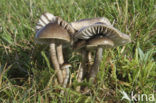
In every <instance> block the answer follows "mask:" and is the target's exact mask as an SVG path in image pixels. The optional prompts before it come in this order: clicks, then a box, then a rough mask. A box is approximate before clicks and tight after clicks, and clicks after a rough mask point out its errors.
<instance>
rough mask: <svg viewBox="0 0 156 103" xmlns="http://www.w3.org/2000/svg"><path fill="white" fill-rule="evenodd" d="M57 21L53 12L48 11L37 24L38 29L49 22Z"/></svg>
mask: <svg viewBox="0 0 156 103" xmlns="http://www.w3.org/2000/svg"><path fill="white" fill-rule="evenodd" d="M55 21H56V17H55V16H54V15H53V14H51V13H48V12H46V13H44V14H42V15H41V16H40V19H39V20H38V23H37V25H36V31H39V30H40V29H42V28H43V27H44V26H46V25H47V24H49V23H52V22H55Z"/></svg>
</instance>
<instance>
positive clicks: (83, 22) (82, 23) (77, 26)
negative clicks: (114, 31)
mask: <svg viewBox="0 0 156 103" xmlns="http://www.w3.org/2000/svg"><path fill="white" fill-rule="evenodd" d="M97 22H101V23H105V24H107V25H111V23H110V21H109V20H108V19H107V18H105V17H99V18H90V19H81V20H79V21H75V22H71V26H72V27H73V28H74V29H75V30H77V31H78V30H80V29H81V28H83V27H87V26H90V25H93V24H95V23H97Z"/></svg>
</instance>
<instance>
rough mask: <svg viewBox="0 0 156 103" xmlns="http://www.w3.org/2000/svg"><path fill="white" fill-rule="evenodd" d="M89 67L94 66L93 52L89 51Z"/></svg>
mask: <svg viewBox="0 0 156 103" xmlns="http://www.w3.org/2000/svg"><path fill="white" fill-rule="evenodd" d="M87 55H88V65H89V66H90V65H92V53H91V51H88V54H87Z"/></svg>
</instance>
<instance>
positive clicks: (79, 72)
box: [76, 50, 87, 92]
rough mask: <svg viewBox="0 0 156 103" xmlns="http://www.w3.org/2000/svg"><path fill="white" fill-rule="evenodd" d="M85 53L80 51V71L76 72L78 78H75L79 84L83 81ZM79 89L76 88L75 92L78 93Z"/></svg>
mask: <svg viewBox="0 0 156 103" xmlns="http://www.w3.org/2000/svg"><path fill="white" fill-rule="evenodd" d="M86 60H87V59H86V51H85V50H82V60H81V61H82V62H81V66H80V69H79V71H78V78H77V81H78V83H80V82H81V81H82V79H83V76H84V74H85V67H86ZM80 89H81V87H80V86H78V87H76V91H78V92H79V91H80Z"/></svg>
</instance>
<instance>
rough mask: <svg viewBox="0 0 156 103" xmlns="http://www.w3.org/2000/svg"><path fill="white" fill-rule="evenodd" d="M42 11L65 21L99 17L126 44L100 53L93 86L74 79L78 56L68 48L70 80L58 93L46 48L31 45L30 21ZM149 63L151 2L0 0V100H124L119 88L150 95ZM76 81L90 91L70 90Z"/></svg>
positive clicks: (153, 47)
mask: <svg viewBox="0 0 156 103" xmlns="http://www.w3.org/2000/svg"><path fill="white" fill-rule="evenodd" d="M44 12H51V13H53V14H54V15H58V16H61V17H62V18H63V19H64V20H66V21H68V22H71V21H75V20H79V19H83V18H93V17H102V16H105V17H107V18H109V20H110V21H111V22H112V23H114V26H115V27H116V28H118V29H119V30H121V31H122V32H124V33H126V34H128V35H130V36H131V39H132V43H130V44H128V45H126V46H124V47H117V48H114V49H109V50H105V51H104V53H103V61H102V63H101V66H100V72H99V73H98V76H97V79H96V83H95V84H94V85H91V84H89V83H86V82H84V83H82V84H78V83H77V82H76V79H75V78H76V70H77V68H78V65H79V62H80V58H79V56H77V55H76V56H72V55H70V54H71V53H70V52H69V55H68V56H67V58H68V62H70V63H72V65H73V69H72V70H71V75H72V76H71V77H72V80H73V83H72V86H71V87H69V88H67V89H66V91H67V95H66V96H61V95H60V94H59V93H58V89H60V88H61V87H60V86H58V85H57V83H56V80H55V78H56V75H55V73H54V70H53V69H52V66H51V61H50V58H49V53H48V46H40V45H37V44H35V43H34V36H35V25H36V22H37V20H38V18H39V17H40V15H41V14H42V13H44ZM155 61H156V1H155V0H81V1H80V0H55V1H50V0H11V1H10V0H0V103H47V102H51V103H53V102H54V103H57V102H59V101H62V102H72V103H78V102H85V103H87V102H88V103H90V102H91V103H94V102H98V103H103V102H106V103H111V102H114V103H121V102H123V103H127V102H128V101H127V100H125V99H124V100H122V101H121V98H122V93H121V91H124V92H126V93H127V95H130V94H131V92H132V91H133V92H134V93H136V94H137V93H138V94H155V93H156V63H155ZM77 85H87V86H89V88H90V89H91V90H92V92H91V94H90V95H84V94H81V93H78V92H76V91H75V90H74V89H75V87H76V86H77ZM155 99H156V97H155ZM144 102H145V101H144ZM140 103H143V102H140Z"/></svg>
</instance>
